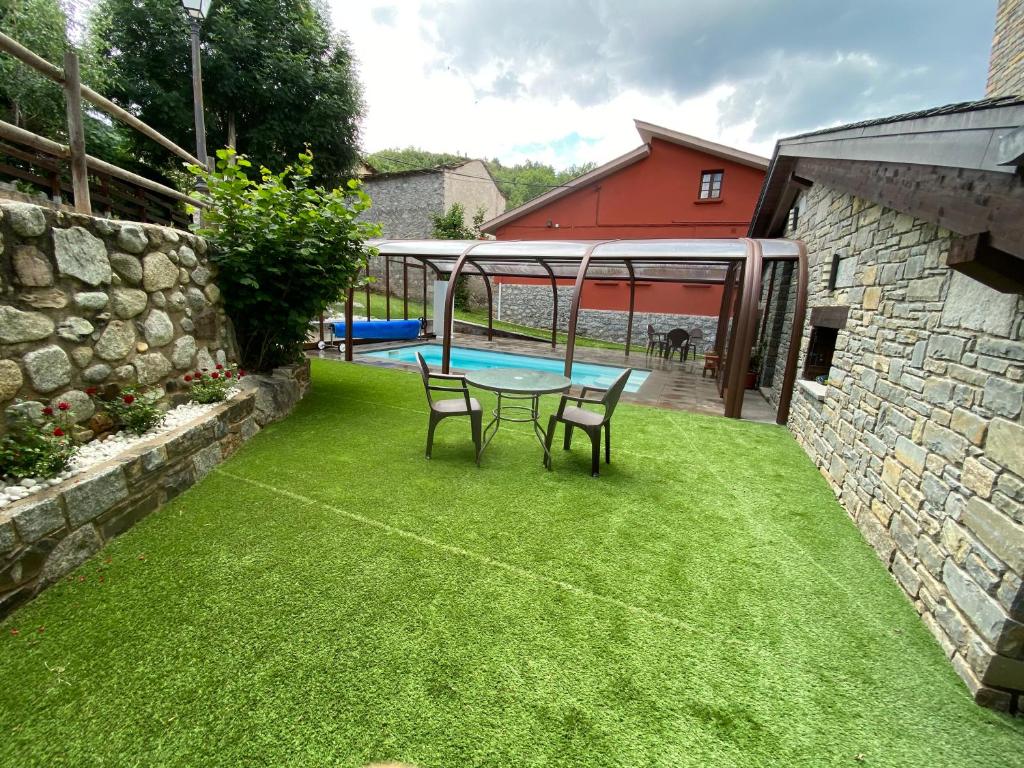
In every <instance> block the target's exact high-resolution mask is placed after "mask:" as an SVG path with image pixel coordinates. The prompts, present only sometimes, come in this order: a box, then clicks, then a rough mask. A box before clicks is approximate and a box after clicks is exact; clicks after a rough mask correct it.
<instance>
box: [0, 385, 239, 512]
mask: <svg viewBox="0 0 1024 768" xmlns="http://www.w3.org/2000/svg"><path fill="white" fill-rule="evenodd" d="M240 391H241V390H239V389H238V388H237V387H231V388H230V389H229V390H227V392H226V394H225V397H224V400H221V401H220V402H216V403H206V404H201V403H196V402H194V401H191V400H190V401H189V402H187V403H184V404H183V405H179V406H178V407H177V408H172V409H171V410H169V411H167V413H166V414H164V420H163V421H162V422H161V423H160V424H158V425H157V426H155V427H153V429H151V430H149V431H148V432H145V433H144V434H141V435H133V434H132V433H131V432H128V431H125V430H122V431H120V432H115V433H114V434H112V435H110V436H109V437H107V438H106V439H104V440H91V441H89V442H88V443H85V444H84V445H82V446H81V447H79V449H78V452H77V453H76V454H75V457H74V458H73V459H72V460H71V466H70V467H69V468H68V470H67V471H66V472H61V473H60V474H59V475H56V476H55V477H51V478H49V479H46V478H40V477H27V478H25V479H24V480H22V481H21V482H20V483H16V484H15V485H7V486H0V509H3V508H4V507H6V506H8V505H10V504H13V503H14V502H16V501H21V500H22V499H26V498H28V497H29V496H32V495H33V494H35V493H39V492H40V491H43V490H45V489H47V488H50V487H52V486H54V485H60V484H61V483H62V482H64V481H65V480H67V479H68V478H69V477H73V476H75V475H79V474H81V473H82V472H85V471H87V470H89V469H91V468H92V467H94V466H96V465H97V464H102V463H103V462H105V461H109V460H110V459H113V458H116V457H117V456H120V455H121V454H122V453H124V452H125V451H127V450H128V449H129V448H132V447H134V446H136V445H138V444H139V443H141V442H144V441H146V440H152V439H153V438H154V437H159V436H160V435H162V434H165V433H167V432H171V431H173V430H175V429H177V428H178V427H180V426H182V425H183V424H186V423H188V422H190V421H192V420H193V419H195V418H197V417H198V416H201V415H203V414H204V413H207V412H208V411H212V410H213V409H214V408H216V407H217V406H219V405H223V404H224V403H225V402H227V401H228V400H230V399H231V398H233V397H234V396H235V395H236V394H238V393H239V392H240ZM0 482H3V481H0Z"/></svg>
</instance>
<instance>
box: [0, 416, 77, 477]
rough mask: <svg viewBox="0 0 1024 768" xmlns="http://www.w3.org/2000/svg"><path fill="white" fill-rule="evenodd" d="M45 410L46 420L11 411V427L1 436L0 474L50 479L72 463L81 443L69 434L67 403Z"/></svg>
mask: <svg viewBox="0 0 1024 768" xmlns="http://www.w3.org/2000/svg"><path fill="white" fill-rule="evenodd" d="M57 407H58V411H57V413H56V414H55V413H54V411H53V409H52V408H50V407H46V408H44V409H43V414H42V415H43V417H45V418H44V420H42V421H41V422H38V423H37V422H35V421H33V420H32V419H30V418H28V417H27V416H25V415H24V414H22V413H19V412H18V411H14V410H8V411H7V422H8V430H7V433H6V434H5V435H4V436H3V437H0V477H7V478H11V479H12V480H22V479H24V478H26V477H38V478H48V477H53V476H54V475H57V474H59V473H61V472H63V471H64V470H66V469H67V468H68V467H69V466H71V459H73V458H74V456H75V453H76V452H77V451H78V446H77V445H75V443H74V442H73V441H72V440H71V437H70V436H69V435H68V434H67V430H68V419H67V417H66V416H65V413H66V412H67V410H68V404H67V403H63V402H62V403H60V404H59V405H58V406H57Z"/></svg>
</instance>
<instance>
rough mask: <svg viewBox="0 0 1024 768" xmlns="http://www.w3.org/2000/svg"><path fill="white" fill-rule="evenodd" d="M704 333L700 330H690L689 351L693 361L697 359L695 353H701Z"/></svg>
mask: <svg viewBox="0 0 1024 768" xmlns="http://www.w3.org/2000/svg"><path fill="white" fill-rule="evenodd" d="M703 346H704V331H703V330H702V329H700V328H691V329H690V351H691V352H693V359H694V360H696V359H697V353H698V352H700V351H703V350H702V349H700V348H703Z"/></svg>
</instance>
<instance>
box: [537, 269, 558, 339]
mask: <svg viewBox="0 0 1024 768" xmlns="http://www.w3.org/2000/svg"><path fill="white" fill-rule="evenodd" d="M537 263H538V264H540V265H541V266H542V267H544V270H545V271H546V272H547V273H548V279H549V280H550V281H551V348H552V349H554V348H555V347H556V346H557V344H558V280H557V279H556V278H555V272H554V270H553V269H551V265H550V264H548V263H547V262H546V261H544V260H543V259H537Z"/></svg>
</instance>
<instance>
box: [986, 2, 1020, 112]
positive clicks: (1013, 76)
mask: <svg viewBox="0 0 1024 768" xmlns="http://www.w3.org/2000/svg"><path fill="white" fill-rule="evenodd" d="M1022 94H1024V0H999V7H998V9H997V10H996V30H995V36H994V37H993V38H992V57H991V59H990V60H989V67H988V84H987V86H986V88H985V95H986V96H989V97H995V96H1020V95H1022Z"/></svg>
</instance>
